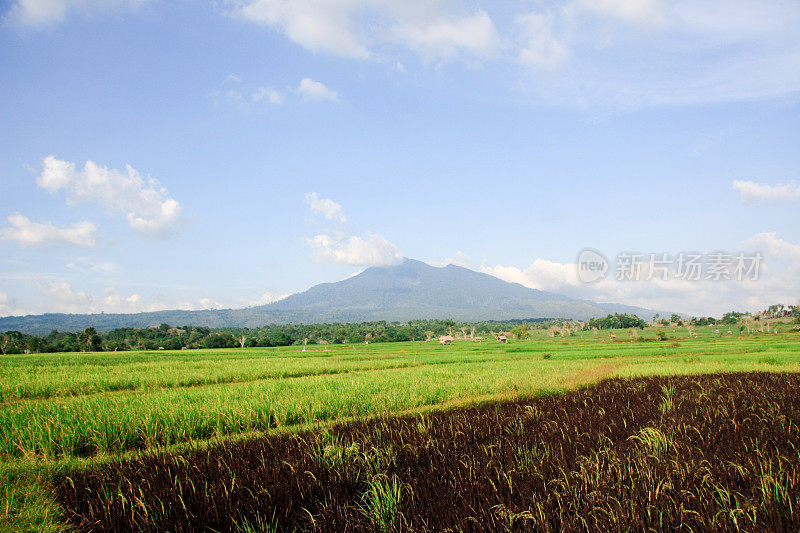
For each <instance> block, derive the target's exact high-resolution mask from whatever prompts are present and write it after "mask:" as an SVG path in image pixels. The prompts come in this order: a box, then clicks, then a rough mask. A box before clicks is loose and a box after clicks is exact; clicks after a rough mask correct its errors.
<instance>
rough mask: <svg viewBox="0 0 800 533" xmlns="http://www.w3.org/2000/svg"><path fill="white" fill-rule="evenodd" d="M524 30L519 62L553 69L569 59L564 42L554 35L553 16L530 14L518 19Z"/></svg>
mask: <svg viewBox="0 0 800 533" xmlns="http://www.w3.org/2000/svg"><path fill="white" fill-rule="evenodd" d="M516 22H517V25H518V26H519V27H521V28H522V33H523V37H524V42H523V44H522V49H521V50H520V52H519V62H520V63H522V64H524V65H528V66H531V67H537V68H553V67H556V66H558V65H560V64H561V63H563V62H564V61H566V59H567V57H569V49H568V48H567V45H566V44H565V43H564V41H562V40H560V39H558V38H556V37H555V35H554V33H553V16H552V15H550V14H544V13H535V12H534V13H528V14H526V15H519V16H517V18H516Z"/></svg>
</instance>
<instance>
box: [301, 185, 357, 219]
mask: <svg viewBox="0 0 800 533" xmlns="http://www.w3.org/2000/svg"><path fill="white" fill-rule="evenodd" d="M306 203H307V204H308V206H309V207H310V208H311V212H312V213H314V214H315V215H322V216H324V217H325V218H326V219H328V220H333V221H335V222H347V217H345V216H344V211H343V210H342V206H341V204H338V203H336V202H334V201H333V200H331V199H330V198H320V197H319V195H318V194H317V193H315V192H310V193H308V194H306Z"/></svg>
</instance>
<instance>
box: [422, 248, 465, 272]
mask: <svg viewBox="0 0 800 533" xmlns="http://www.w3.org/2000/svg"><path fill="white" fill-rule="evenodd" d="M471 261H472V258H471V257H470V256H468V255H467V254H465V253H464V252H462V251H461V250H458V251H456V253H454V254H453V257H447V258H445V259H443V260H441V261H431V262H430V264H431V265H432V266H435V267H443V266H447V265H456V266H460V267H464V268H470V262H471Z"/></svg>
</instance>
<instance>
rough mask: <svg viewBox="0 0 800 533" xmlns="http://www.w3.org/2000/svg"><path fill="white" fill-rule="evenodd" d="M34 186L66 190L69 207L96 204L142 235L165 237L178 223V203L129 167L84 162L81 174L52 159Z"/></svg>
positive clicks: (156, 183) (156, 184)
mask: <svg viewBox="0 0 800 533" xmlns="http://www.w3.org/2000/svg"><path fill="white" fill-rule="evenodd" d="M37 183H38V184H39V186H40V187H42V188H43V189H45V190H47V191H49V192H51V193H54V192H56V191H59V190H60V189H65V190H66V191H67V200H68V202H69V203H71V204H75V203H83V202H95V203H99V204H100V205H102V206H103V207H104V208H105V209H106V210H107V211H109V212H111V213H124V214H125V215H126V217H127V219H128V224H129V225H130V226H131V228H133V229H134V230H136V231H138V232H139V233H141V234H144V235H149V236H154V237H165V236H168V235H170V234H171V233H173V232H174V231H175V230H176V229H177V227H178V225H179V223H180V221H181V220H180V214H181V210H182V208H181V206H180V204H179V203H178V202H177V200H175V199H174V198H171V197H170V196H169V192H168V191H167V190H166V189H165V188H163V187H161V186H160V185H159V183H158V181H156V180H154V179H152V178H148V179H146V180H145V179H144V178H143V177H142V176H141V175H140V174H139V173H138V172H137V171H136V170H135V169H134V168H132V167H131V166H130V165H126V166H125V171H124V172H123V171H120V170H116V169H109V168H107V167H102V166H100V165H97V164H95V163H94V162H92V161H87V162H86V164H85V165H84V167H83V170H77V169H76V166H75V164H74V163H70V162H68V161H63V160H60V159H57V158H56V157H55V156H52V155H51V156H48V157H46V158H45V160H44V169H43V171H42V174H41V175H40V176H39V178H38V179H37Z"/></svg>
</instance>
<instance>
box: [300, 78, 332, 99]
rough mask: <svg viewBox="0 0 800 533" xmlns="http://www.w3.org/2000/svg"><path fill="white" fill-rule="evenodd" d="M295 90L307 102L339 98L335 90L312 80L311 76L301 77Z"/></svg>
mask: <svg viewBox="0 0 800 533" xmlns="http://www.w3.org/2000/svg"><path fill="white" fill-rule="evenodd" d="M297 92H299V93H300V95H301V96H302V97H303V98H304V99H305V100H306V101H309V102H319V101H321V100H332V101H336V100H337V99H338V98H339V95H338V94H337V93H336V91H332V90H330V89H328V88H327V87H325V86H324V85H323V84H321V83H320V82H318V81H314V80H312V79H311V78H303V79H302V81H300V86H299V87H297Z"/></svg>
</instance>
